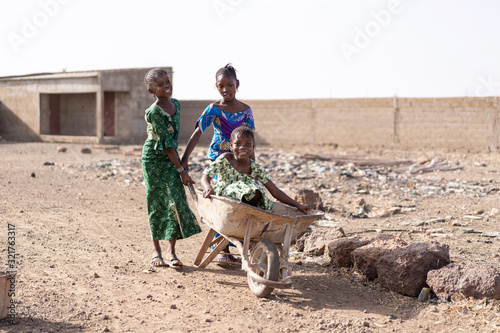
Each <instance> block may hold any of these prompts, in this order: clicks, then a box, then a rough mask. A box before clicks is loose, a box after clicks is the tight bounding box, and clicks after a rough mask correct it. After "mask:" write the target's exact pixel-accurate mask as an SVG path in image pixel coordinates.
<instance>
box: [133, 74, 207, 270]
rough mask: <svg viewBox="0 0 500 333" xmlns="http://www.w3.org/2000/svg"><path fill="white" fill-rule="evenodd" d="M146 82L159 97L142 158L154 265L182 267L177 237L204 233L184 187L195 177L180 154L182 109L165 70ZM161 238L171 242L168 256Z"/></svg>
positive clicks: (149, 114)
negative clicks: (191, 175)
mask: <svg viewBox="0 0 500 333" xmlns="http://www.w3.org/2000/svg"><path fill="white" fill-rule="evenodd" d="M144 82H145V84H146V87H147V89H148V92H149V93H150V94H152V95H154V96H155V97H156V102H155V103H153V104H152V105H151V106H150V107H149V108H148V109H147V110H146V112H145V113H146V115H145V119H146V122H147V125H148V126H147V133H148V138H147V139H146V142H145V143H144V147H143V150H142V158H141V160H142V168H143V173H144V182H145V185H146V201H147V208H148V219H149V226H150V229H151V236H152V239H153V258H152V259H151V265H152V266H157V267H159V266H166V265H168V266H171V267H175V268H179V267H182V262H181V261H180V260H179V259H178V258H177V256H176V254H175V243H176V241H177V239H182V238H187V237H190V236H192V235H195V234H197V233H199V232H201V228H200V226H199V225H198V224H197V222H196V216H195V215H194V214H193V212H192V211H191V209H190V208H189V205H188V203H187V198H186V193H185V191H184V187H183V185H186V184H187V183H193V180H192V179H191V177H190V176H189V175H188V174H187V172H186V171H185V170H184V168H183V167H182V166H181V162H180V160H179V157H178V154H177V146H178V141H177V140H178V137H179V124H180V116H181V108H180V103H179V101H177V100H176V99H173V98H171V96H172V83H171V81H170V78H169V76H168V73H167V72H166V71H165V70H164V69H160V68H155V69H152V70H150V71H148V72H147V74H146V76H145V78H144ZM160 240H166V241H168V243H167V249H166V257H165V258H164V257H163V254H162V251H161V247H160V242H159V241H160Z"/></svg>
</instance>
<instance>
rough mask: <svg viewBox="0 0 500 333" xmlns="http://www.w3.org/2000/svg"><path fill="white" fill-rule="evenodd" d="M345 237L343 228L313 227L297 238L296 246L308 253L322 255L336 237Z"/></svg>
mask: <svg viewBox="0 0 500 333" xmlns="http://www.w3.org/2000/svg"><path fill="white" fill-rule="evenodd" d="M342 237H345V233H344V230H342V228H313V229H312V230H311V232H310V233H306V234H304V235H303V236H302V237H301V238H300V239H298V240H297V242H296V246H297V248H298V249H299V250H300V247H301V245H300V244H302V243H303V251H304V253H305V254H307V255H314V256H321V255H323V254H324V253H325V248H326V246H327V245H328V244H329V243H330V242H331V241H332V240H334V239H337V238H342Z"/></svg>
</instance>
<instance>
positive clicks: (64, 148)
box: [57, 146, 68, 153]
mask: <svg viewBox="0 0 500 333" xmlns="http://www.w3.org/2000/svg"><path fill="white" fill-rule="evenodd" d="M67 150H68V148H66V147H62V146H59V147H57V152H58V153H65V152H66V151H67Z"/></svg>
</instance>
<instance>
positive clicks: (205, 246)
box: [194, 229, 229, 268]
mask: <svg viewBox="0 0 500 333" xmlns="http://www.w3.org/2000/svg"><path fill="white" fill-rule="evenodd" d="M211 232H213V234H211ZM214 236H215V231H214V230H212V229H210V231H209V234H208V235H207V238H206V239H205V242H203V246H202V248H201V250H200V252H199V253H198V257H197V258H196V260H195V265H194V266H196V267H198V268H205V267H207V266H208V264H209V263H211V262H212V260H214V258H215V257H216V256H217V255H218V254H219V252H220V251H222V249H224V248H225V247H226V246H227V245H228V244H229V241H228V240H227V239H225V238H224V237H222V236H219V237H217V240H216V242H212V241H211V240H212V239H213V237H214ZM219 240H220V242H219V243H218V244H217V246H216V247H215V248H214V249H212V251H210V253H209V254H208V256H207V257H206V258H205V259H204V260H203V261H202V262H201V263H200V264H199V265H197V262H199V261H200V260H201V259H202V258H203V256H204V254H205V253H206V252H207V250H208V248H209V247H210V245H212V244H215V243H217V242H218V241H219Z"/></svg>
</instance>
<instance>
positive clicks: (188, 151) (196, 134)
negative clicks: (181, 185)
mask: <svg viewBox="0 0 500 333" xmlns="http://www.w3.org/2000/svg"><path fill="white" fill-rule="evenodd" d="M201 134H202V133H201V130H200V128H199V127H196V129H195V130H194V132H193V134H192V135H191V137H190V138H189V141H188V143H187V145H186V150H185V151H184V154H182V159H181V164H182V167H183V168H184V169H186V171H189V166H188V161H189V156H190V155H191V153H192V152H193V150H194V147H196V145H197V144H198V140H200V136H201Z"/></svg>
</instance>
